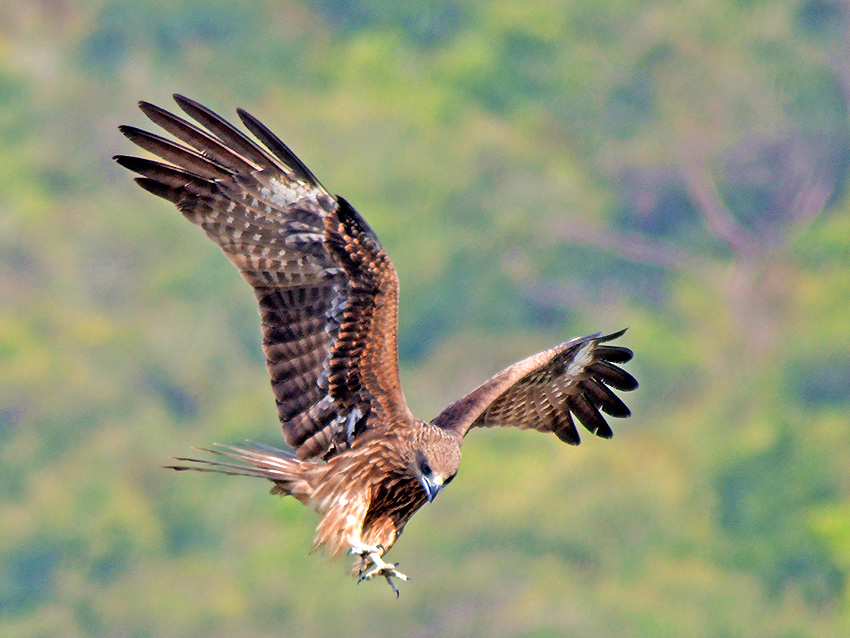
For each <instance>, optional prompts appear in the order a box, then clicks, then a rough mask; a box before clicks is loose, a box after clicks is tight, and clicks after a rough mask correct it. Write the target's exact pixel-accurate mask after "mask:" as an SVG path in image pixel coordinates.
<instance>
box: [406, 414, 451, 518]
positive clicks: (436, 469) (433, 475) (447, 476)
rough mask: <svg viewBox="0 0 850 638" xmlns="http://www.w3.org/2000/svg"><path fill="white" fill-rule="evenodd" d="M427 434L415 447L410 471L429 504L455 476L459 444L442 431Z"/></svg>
mask: <svg viewBox="0 0 850 638" xmlns="http://www.w3.org/2000/svg"><path fill="white" fill-rule="evenodd" d="M435 429H436V428H435ZM429 434H430V436H425V437H423V439H422V440H421V442H420V445H417V446H416V451H415V455H414V459H413V466H412V467H411V471H412V473H413V475H414V476H415V477H416V479H417V480H418V481H419V484H420V485H422V489H423V490H425V497H426V498H427V499H428V502H429V503H430V502H431V501H433V500H434V499H435V498H436V497H437V494H439V493H440V491H441V490H442V489H443V488H444V487H445V486H446V485H448V484H449V483H451V482H452V479H454V477H455V475H456V474H457V468H458V466H459V465H460V443H459V441H458V440H457V437H454V436H451V435H449V434H446V433H445V432H443V431H442V430H439V431H438V432H431V433H429Z"/></svg>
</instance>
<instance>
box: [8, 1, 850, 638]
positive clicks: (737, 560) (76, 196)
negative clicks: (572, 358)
mask: <svg viewBox="0 0 850 638" xmlns="http://www.w3.org/2000/svg"><path fill="white" fill-rule="evenodd" d="M0 16H2V18H0V635H2V636H14V637H36V636H67V637H75V636H133V637H146V636H157V637H158V636H205V637H216V636H222V637H223V636H286V635H293V636H295V635H298V636H337V635H350V636H373V637H380V636H396V635H408V636H468V635H478V636H564V635H574V636H653V637H655V636H787V637H792V636H794V637H796V636H844V635H850V633H847V632H850V590H848V579H850V498H848V497H849V496H850V423H848V414H850V412H848V408H850V214H848V205H850V202H848V196H847V176H848V170H850V163H849V162H848V160H850V119H848V118H850V115H848V105H849V104H850V3H848V2H845V1H840V0H775V1H769V0H713V1H705V0H703V1H697V0H686V1H684V2H682V1H679V0H675V1H674V0H668V1H663V0H658V1H648V0H645V1H641V0H626V1H623V0H595V1H593V2H584V1H564V2H553V1H547V0H505V1H500V2H489V1H485V0H420V1H419V2H415V3H413V2H411V3H404V2H397V1H396V0H365V1H362V2H343V1H342V0H275V1H272V0H261V1H260V2H256V3H250V4H248V3H245V4H240V3H235V2H232V1H230V0H155V1H142V0H109V1H99V0H90V1H88V2H74V1H72V0H0ZM172 92H181V93H184V94H187V95H189V96H190V97H193V98H195V99H198V100H200V101H202V102H204V103H206V104H208V105H209V106H211V107H213V108H214V109H216V110H219V111H220V112H222V113H223V114H227V115H228V116H232V115H233V112H234V109H235V107H236V106H242V107H244V108H247V109H248V110H249V111H251V112H253V113H254V114H255V115H257V116H259V117H260V118H261V119H263V120H264V121H265V122H266V123H267V124H268V125H269V126H270V127H271V128H272V129H273V130H274V131H276V132H278V133H279V134H280V136H281V137H282V138H283V139H284V140H285V141H286V142H287V143H288V144H290V146H292V148H293V149H295V151H296V152H298V153H299V154H300V155H301V157H302V158H303V159H304V160H305V161H306V162H307V164H308V165H309V166H310V167H311V168H312V169H313V171H314V172H315V173H316V174H317V175H318V176H319V177H320V178H321V179H322V180H323V182H324V183H325V184H326V185H327V186H328V187H329V188H330V189H331V191H332V192H336V193H340V194H342V195H344V196H345V197H346V198H347V199H348V200H349V201H351V202H352V203H353V204H354V205H355V206H356V207H357V208H358V209H359V210H360V211H361V212H362V213H363V214H364V215H365V216H366V218H367V219H368V220H369V222H370V224H372V226H373V227H374V228H375V229H376V231H377V232H378V233H379V235H380V237H381V238H382V241H383V243H384V245H385V247H386V248H387V250H388V251H389V253H390V255H391V256H392V258H393V260H394V262H395V264H396V267H397V269H398V271H399V274H400V277H401V285H402V300H401V326H400V329H401V353H400V355H401V364H402V368H403V370H402V377H403V382H404V385H405V389H406V394H407V396H408V400H409V402H410V404H411V406H412V408H413V410H414V412H415V413H416V414H417V415H419V416H421V417H423V418H426V419H427V418H431V417H433V416H434V415H436V414H437V413H438V412H439V410H440V409H441V408H442V407H443V406H444V405H446V404H447V403H449V402H450V401H452V400H453V399H455V398H457V397H458V396H460V395H461V394H462V393H464V392H466V391H467V390H469V389H471V388H473V387H474V386H476V385H477V384H478V383H479V382H481V381H482V380H483V379H484V378H486V377H487V376H489V375H490V374H492V373H494V372H496V371H497V370H499V369H501V368H502V367H503V366H505V365H507V364H509V363H511V362H513V361H514V360H516V359H519V358H521V357H523V356H525V355H527V354H529V353H531V352H534V351H537V350H539V349H543V348H545V347H549V346H551V345H553V344H555V343H557V342H560V341H562V340H564V339H566V338H568V337H570V336H574V335H579V334H586V333H588V332H595V331H613V330H617V329H619V328H621V327H624V326H629V327H630V330H629V332H628V333H627V335H626V336H625V338H624V342H625V343H626V344H627V345H629V346H630V347H632V348H633V349H634V350H635V351H636V353H637V354H636V357H635V360H634V362H633V364H631V365H630V371H631V372H633V373H634V374H635V375H636V376H638V378H639V379H640V381H641V384H642V385H641V389H640V390H639V392H637V393H634V394H633V395H631V396H629V397H628V399H629V402H630V404H631V405H632V407H633V411H634V416H633V417H632V418H631V419H630V420H628V421H625V422H617V423H616V425H615V430H616V433H615V436H614V438H613V440H612V441H602V440H598V439H593V438H592V437H590V436H589V435H585V436H584V443H583V445H582V446H581V447H579V448H570V447H567V446H565V445H563V444H561V443H559V442H558V441H557V440H556V439H555V437H553V436H544V435H539V434H535V433H521V432H514V431H479V432H474V433H473V434H472V435H471V436H469V437H468V439H467V442H466V445H465V447H464V454H465V459H464V464H463V466H462V469H461V472H460V475H459V477H458V479H457V480H456V481H455V482H454V483H453V484H452V486H451V489H449V490H446V492H444V493H443V494H442V495H441V496H440V498H439V499H438V500H437V501H436V502H435V503H434V504H433V505H432V506H428V507H426V508H424V509H423V510H422V511H421V512H420V513H419V514H418V515H417V516H416V517H415V518H414V519H413V521H412V522H411V523H410V525H409V526H408V527H407V530H406V533H405V535H404V537H403V538H402V540H401V542H400V543H399V544H398V545H397V546H396V547H395V548H394V549H393V552H392V554H391V556H392V557H393V559H394V560H397V561H400V562H401V565H402V568H403V570H404V571H405V572H407V573H409V574H411V575H412V577H413V581H412V582H411V583H408V584H402V594H401V598H400V600H398V601H396V600H395V598H394V597H393V596H392V594H391V592H390V590H389V589H388V588H387V587H386V586H385V585H384V584H383V583H380V582H379V583H369V584H364V585H361V586H359V587H356V586H355V585H354V582H353V581H352V580H351V579H350V578H349V576H348V575H347V572H348V562H347V561H344V562H338V563H327V562H324V561H323V560H322V559H321V558H320V557H318V556H307V551H308V549H309V547H310V542H311V539H312V535H313V529H314V526H315V524H316V522H317V520H316V517H315V515H314V514H313V513H312V512H310V511H308V510H306V509H305V508H303V507H302V506H300V505H298V504H297V503H295V502H292V501H291V500H280V499H272V498H270V497H269V496H268V495H267V494H266V492H267V488H266V485H264V484H262V483H260V482H252V481H251V480H248V479H233V478H229V477H215V476H208V475H176V474H173V473H170V472H166V471H163V470H161V469H160V465H162V464H163V463H165V462H167V460H168V458H169V457H170V456H171V455H180V454H185V453H186V452H187V451H189V450H190V448H191V446H192V445H207V444H210V443H212V442H222V443H228V442H238V441H241V440H243V439H246V438H249V439H254V440H259V441H265V442H268V443H272V444H276V443H279V442H280V434H279V428H278V425H277V423H276V415H275V409H274V404H273V401H272V398H271V393H270V390H269V388H268V381H267V377H266V373H265V370H264V366H263V360H262V356H261V353H260V350H259V336H258V334H259V332H258V321H257V316H256V310H255V305H254V301H253V296H252V294H251V291H250V290H249V288H248V287H247V286H246V285H245V284H244V282H243V281H242V280H241V278H240V277H239V276H238V274H237V273H236V271H235V270H234V269H233V268H232V266H230V264H228V263H227V262H226V260H225V259H224V258H223V257H222V256H221V255H220V254H219V252H218V249H217V248H216V247H214V246H213V245H212V244H210V243H209V242H208V241H207V239H206V238H205V237H204V236H203V233H201V232H200V231H199V230H198V229H196V228H194V227H192V226H191V225H190V224H188V223H187V222H186V221H185V220H183V219H182V218H181V217H180V215H179V214H178V213H177V212H176V210H175V209H173V208H172V207H171V206H170V205H168V204H166V203H165V202H162V201H159V200H156V199H155V198H153V197H151V196H150V195H148V194H146V193H144V192H143V191H141V189H139V188H137V187H136V186H134V185H133V184H132V181H131V176H130V175H129V174H126V172H125V171H122V170H121V169H119V168H118V167H117V166H116V165H115V164H114V163H113V162H112V161H111V159H110V157H111V156H112V155H114V154H115V153H127V152H130V151H131V150H133V149H132V145H131V144H130V143H129V142H127V141H126V140H124V139H123V138H122V137H121V136H120V135H119V133H118V132H117V130H116V126H117V125H118V124H120V123H129V124H134V125H144V124H145V120H144V117H143V116H142V115H141V114H140V113H139V111H138V110H137V109H136V107H135V103H136V101H137V100H139V99H145V100H149V101H153V102H155V103H159V104H164V105H168V104H169V103H170V94H171V93H172Z"/></svg>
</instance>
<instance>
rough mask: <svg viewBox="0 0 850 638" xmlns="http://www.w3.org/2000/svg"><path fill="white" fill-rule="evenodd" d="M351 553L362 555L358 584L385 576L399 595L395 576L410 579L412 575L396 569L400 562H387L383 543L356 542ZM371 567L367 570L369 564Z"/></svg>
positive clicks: (397, 595)
mask: <svg viewBox="0 0 850 638" xmlns="http://www.w3.org/2000/svg"><path fill="white" fill-rule="evenodd" d="M348 553H349V554H355V555H357V556H360V569H359V570H358V574H357V584H358V585H359V584H360V583H361V582H363V581H364V580H372V579H373V578H375V576H383V577H384V578H386V579H387V583H388V584H389V586H390V587H391V588H392V590H393V591H394V592H395V597H396V598H398V597H399V590H398V587H397V586H396V584H395V582H393V578H398V579H399V580H403V581H409V580H410V577H408V576H407V575H405V574H402V573H401V572H400V571H398V570H397V569H396V567H398V563H387V562H385V561H384V559H383V558H381V556H383V554H384V547H383V545H364V544H363V543H355V544H353V545H352V546H351V549H349V550H348ZM370 564H371V565H372V567H371V569H368V570H366V568H367V567H368V566H369V565H370Z"/></svg>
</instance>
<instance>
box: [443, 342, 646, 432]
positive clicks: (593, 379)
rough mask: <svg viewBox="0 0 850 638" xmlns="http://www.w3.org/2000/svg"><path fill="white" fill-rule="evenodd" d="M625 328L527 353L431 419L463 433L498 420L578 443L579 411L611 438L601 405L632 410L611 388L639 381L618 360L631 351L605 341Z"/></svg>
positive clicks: (621, 413)
mask: <svg viewBox="0 0 850 638" xmlns="http://www.w3.org/2000/svg"><path fill="white" fill-rule="evenodd" d="M624 332H625V330H621V331H620V332H616V333H614V334H610V335H607V336H604V337H600V336H599V335H598V334H596V335H590V336H587V337H579V338H576V339H571V340H570V341H566V342H564V343H562V344H561V345H559V346H555V347H554V348H551V349H549V350H545V351H543V352H540V353H538V354H535V355H532V356H530V357H528V358H527V359H523V360H522V361H519V362H517V363H515V364H513V365H512V366H509V367H507V368H505V369H504V370H502V371H501V372H499V373H498V374H497V375H495V376H494V377H492V378H490V379H489V380H488V381H486V382H485V383H484V384H482V385H481V386H479V387H478V388H477V389H475V390H473V391H472V392H470V393H469V394H468V395H467V396H465V397H464V398H462V399H460V400H459V401H455V402H454V403H453V404H451V405H450V406H449V407H447V408H446V409H445V410H443V412H442V413H441V414H440V415H439V416H438V417H437V418H436V419H434V420H433V421H432V423H434V424H435V425H438V426H440V427H441V428H443V429H446V430H452V431H454V432H457V433H458V434H459V435H460V436H465V435H466V433H467V431H468V430H469V428H472V427H494V426H502V427H516V428H520V429H533V430H538V431H539V432H553V433H554V434H555V435H556V436H557V437H558V438H559V439H561V440H562V441H565V442H566V443H569V444H570V445H578V444H579V443H580V442H581V439H580V438H579V435H578V430H577V429H576V426H575V423H574V421H573V416H575V417H576V418H578V420H579V421H580V422H581V424H582V425H583V426H584V427H586V428H587V429H588V430H590V431H591V432H592V433H594V434H596V435H597V436H601V437H604V438H610V437H611V436H612V434H613V433H612V432H611V428H610V426H609V425H608V423H607V421H606V420H605V417H604V416H602V414H601V413H600V410H601V411H602V412H605V413H606V414H609V415H610V416H615V417H627V416H629V415H630V414H631V412H630V411H629V408H628V407H626V404H625V403H623V402H622V400H620V398H619V397H618V396H617V395H616V394H614V393H613V392H612V391H611V388H615V389H617V390H623V391H628V390H634V389H635V388H637V387H638V383H637V381H636V380H635V378H634V377H633V376H632V375H630V374H629V373H628V372H626V371H625V370H623V369H622V368H620V367H619V366H617V365H615V364H618V363H626V362H627V361H629V360H631V358H632V351H631V350H629V349H628V348H623V347H622V346H612V345H605V344H607V343H608V342H609V341H613V340H614V339H616V338H618V337H620V336H621V335H622V334H623V333H624Z"/></svg>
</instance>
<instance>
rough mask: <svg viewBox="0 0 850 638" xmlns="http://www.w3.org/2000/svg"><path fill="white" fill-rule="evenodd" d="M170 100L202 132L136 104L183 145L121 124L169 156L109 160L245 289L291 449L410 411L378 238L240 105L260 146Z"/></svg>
mask: <svg viewBox="0 0 850 638" xmlns="http://www.w3.org/2000/svg"><path fill="white" fill-rule="evenodd" d="M174 99H175V101H176V102H177V104H178V106H179V107H180V108H181V109H182V110H183V111H185V112H186V113H187V114H188V115H189V116H190V117H191V118H192V119H194V120H195V121H196V122H198V123H199V124H200V125H201V126H202V127H203V128H200V127H197V126H195V125H193V124H190V123H189V122H187V121H186V120H183V119H181V118H179V117H177V116H175V115H173V114H171V113H169V112H168V111H165V110H163V109H161V108H159V107H157V106H154V105H152V104H148V103H146V102H140V104H139V107H140V108H141V110H142V112H143V113H144V114H145V115H146V116H147V117H148V118H150V119H151V120H152V121H153V122H154V123H155V124H157V125H159V126H160V127H162V128H163V129H165V130H166V131H167V132H169V133H170V134H171V135H173V136H174V137H175V138H177V140H179V141H180V142H173V141H170V140H168V139H165V138H163V137H160V136H158V135H154V134H152V133H148V132H146V131H143V130H140V129H137V128H134V127H131V126H122V127H120V130H121V132H122V133H123V134H124V135H126V136H127V137H128V138H129V139H130V140H131V141H133V142H134V143H136V144H137V145H139V146H140V147H142V148H144V149H145V150H148V151H150V152H152V153H154V154H155V155H158V156H159V157H160V158H162V159H164V160H166V162H167V163H163V162H158V161H153V160H149V159H142V158H138V157H128V156H123V155H119V156H116V158H115V159H116V160H117V162H118V163H119V164H120V165H121V166H124V167H126V168H128V169H130V170H132V171H134V172H136V173H138V174H139V175H141V177H138V178H136V182H138V184H139V185H140V186H141V187H142V188H144V189H145V190H148V191H150V192H151V193H153V194H154V195H158V196H159V197H162V198H164V199H167V200H169V201H171V202H173V203H174V204H176V205H177V208H178V209H179V210H180V212H181V213H183V215H184V216H185V217H186V218H187V219H189V220H190V221H191V222H193V223H195V224H197V225H198V226H200V227H201V228H203V229H204V230H205V231H206V233H207V235H208V236H209V237H210V239H212V240H213V241H214V242H216V243H217V244H218V245H219V246H220V247H221V249H222V250H223V251H224V254H225V255H226V256H227V258H228V259H230V261H231V262H233V264H234V265H235V266H236V267H237V268H238V269H239V271H240V272H241V273H242V276H243V277H244V278H245V279H246V280H247V281H248V283H250V284H251V286H252V287H253V288H254V292H255V294H256V296H257V301H258V302H259V304H260V317H261V323H262V333H263V352H264V353H265V357H266V365H267V367H268V370H269V374H270V375H271V381H272V389H273V391H274V395H275V398H276V401H277V407H278V413H279V416H280V421H281V424H282V426H283V434H284V438H285V440H286V442H287V444H288V445H290V446H292V447H293V448H295V449H296V451H297V454H298V456H299V457H301V458H314V457H324V458H329V457H331V456H333V455H334V454H336V453H338V452H340V451H342V450H345V449H348V448H349V447H350V446H351V445H352V443H353V441H354V438H355V437H356V436H357V435H358V434H359V433H360V432H362V431H363V430H364V429H365V428H367V427H372V426H373V425H374V424H376V423H386V422H393V421H395V420H397V419H398V418H405V417H408V418H409V416H410V412H409V410H408V408H407V405H406V403H405V401H404V396H403V395H402V392H401V387H400V383H399V376H398V354H397V341H396V338H397V326H398V320H397V307H398V278H397V276H396V272H395V269H394V268H393V265H392V263H391V262H390V260H389V258H388V257H387V255H386V253H385V252H384V250H383V248H382V247H381V244H380V242H379V241H378V238H377V237H376V236H375V234H374V232H373V231H372V230H371V229H370V228H369V226H368V225H367V224H366V222H365V221H364V220H363V218H362V217H361V216H360V215H359V214H358V213H357V211H355V210H354V208H352V207H351V206H350V205H349V204H348V202H346V201H345V200H344V199H342V198H340V197H332V196H331V195H329V194H328V192H327V191H326V190H325V189H324V187H322V185H321V184H320V183H319V181H318V180H317V179H316V178H315V176H314V175H313V174H312V173H311V172H310V170H309V169H308V168H307V167H306V166H305V165H304V164H303V163H302V162H301V160H299V159H298V158H297V157H296V156H295V155H294V154H293V153H292V151H290V150H289V148H287V147H286V145H285V144H283V142H281V141H280V140H279V139H278V138H277V137H275V136H274V135H273V134H272V133H271V132H270V131H269V130H268V129H267V128H266V127H265V126H264V125H263V124H261V123H260V122H259V121H258V120H257V119H255V118H254V117H253V116H251V115H249V114H248V113H246V112H245V111H242V110H241V109H240V110H238V114H239V117H240V119H241V120H242V122H243V124H244V125H245V126H246V127H247V128H248V129H249V130H250V131H251V133H253V134H254V135H255V136H256V137H257V139H258V140H260V141H261V142H262V143H263V145H265V148H262V147H261V146H259V145H258V144H257V143H255V142H254V141H252V140H251V139H250V138H249V137H247V136H246V135H245V134H243V133H242V132H241V131H239V130H238V129H236V128H235V127H233V126H232V125H231V124H229V123H228V122H226V121H225V120H224V119H222V118H221V117H219V116H218V115H216V114H215V113H213V112H212V111H210V110H209V109H207V108H205V107H203V106H201V105H200V104H198V103H196V102H193V101H192V100H189V99H187V98H185V97H182V96H180V95H175V96H174Z"/></svg>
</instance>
